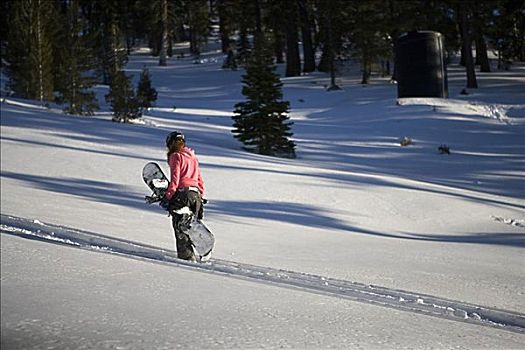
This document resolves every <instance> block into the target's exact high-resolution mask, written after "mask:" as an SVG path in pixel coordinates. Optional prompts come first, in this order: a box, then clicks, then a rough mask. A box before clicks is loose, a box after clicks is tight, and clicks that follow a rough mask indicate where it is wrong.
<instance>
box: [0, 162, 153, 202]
mask: <svg viewBox="0 0 525 350" xmlns="http://www.w3.org/2000/svg"><path fill="white" fill-rule="evenodd" d="M1 177H2V178H9V179H14V180H17V181H21V182H22V183H25V184H27V186H28V187H31V188H38V189H42V190H46V191H51V192H56V193H62V194H66V195H71V196H76V197H81V198H84V199H86V200H88V201H95V202H101V203H108V204H114V205H121V206H127V207H132V208H136V209H141V210H143V209H149V208H151V209H156V210H157V211H158V208H154V207H150V206H148V205H147V204H146V203H145V202H144V195H145V193H146V191H145V192H144V193H137V192H133V191H131V190H130V189H129V187H127V186H124V185H120V184H116V183H109V182H104V181H95V180H86V179H79V178H70V177H48V176H41V175H28V174H19V173H13V172H9V171H3V172H2V175H1ZM28 205H38V203H34V202H28Z"/></svg>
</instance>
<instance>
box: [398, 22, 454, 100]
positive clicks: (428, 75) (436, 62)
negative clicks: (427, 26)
mask: <svg viewBox="0 0 525 350" xmlns="http://www.w3.org/2000/svg"><path fill="white" fill-rule="evenodd" d="M395 69H396V80H397V97H448V86H447V69H446V66H445V62H444V58H443V36H442V35H441V34H440V33H437V32H430V31H421V32H409V33H406V34H403V35H401V36H400V37H399V38H398V39H397V43H396V48H395Z"/></svg>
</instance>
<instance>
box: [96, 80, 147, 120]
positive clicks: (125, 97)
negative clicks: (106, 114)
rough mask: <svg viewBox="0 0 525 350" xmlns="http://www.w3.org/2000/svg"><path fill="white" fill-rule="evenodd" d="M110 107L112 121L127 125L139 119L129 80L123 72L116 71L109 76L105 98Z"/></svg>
mask: <svg viewBox="0 0 525 350" xmlns="http://www.w3.org/2000/svg"><path fill="white" fill-rule="evenodd" d="M105 97H106V102H107V103H109V104H110V105H111V110H112V111H113V121H115V122H121V123H127V122H129V121H130V120H132V119H136V118H139V117H140V111H139V106H138V103H137V99H136V98H135V93H134V92H133V88H132V86H131V81H130V78H129V77H127V76H126V74H125V73H124V71H122V70H117V71H114V72H112V73H111V75H110V85H109V93H108V94H107V95H106V96H105Z"/></svg>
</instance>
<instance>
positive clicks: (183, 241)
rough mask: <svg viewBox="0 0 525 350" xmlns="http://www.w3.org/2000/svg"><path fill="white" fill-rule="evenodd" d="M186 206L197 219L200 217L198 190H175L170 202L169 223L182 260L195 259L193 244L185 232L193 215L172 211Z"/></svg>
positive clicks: (200, 201)
mask: <svg viewBox="0 0 525 350" xmlns="http://www.w3.org/2000/svg"><path fill="white" fill-rule="evenodd" d="M186 206H187V207H188V208H190V210H191V211H192V213H193V215H195V216H197V217H198V218H199V219H201V218H202V199H201V196H200V194H199V193H198V192H195V191H189V190H182V191H177V193H176V194H175V195H174V196H173V199H172V200H171V203H170V212H171V223H172V226H173V231H174V233H175V241H176V245H177V256H178V257H179V258H180V259H184V260H193V261H195V260H196V257H195V254H194V252H193V246H192V244H191V241H190V238H189V237H188V235H187V234H186V232H187V230H188V229H189V228H190V224H191V220H192V219H193V215H191V214H177V213H175V212H174V211H176V210H178V209H181V208H183V207H186Z"/></svg>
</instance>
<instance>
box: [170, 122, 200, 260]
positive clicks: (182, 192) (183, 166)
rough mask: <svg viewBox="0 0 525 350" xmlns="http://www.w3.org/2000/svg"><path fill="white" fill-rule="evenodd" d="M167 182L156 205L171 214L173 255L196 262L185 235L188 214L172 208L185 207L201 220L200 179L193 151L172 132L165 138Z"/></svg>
mask: <svg viewBox="0 0 525 350" xmlns="http://www.w3.org/2000/svg"><path fill="white" fill-rule="evenodd" d="M166 147H167V148H168V154H167V158H168V164H169V166H170V172H171V176H170V184H169V186H168V189H167V190H166V194H165V195H164V198H163V199H162V201H161V203H160V205H161V206H162V207H163V208H164V209H166V210H169V211H170V213H171V215H172V225H173V230H174V231H175V240H176V246H177V256H178V257H179V258H180V259H184V260H191V261H196V260H197V259H196V257H195V253H194V251H193V247H192V244H191V241H190V239H189V237H188V235H187V234H186V233H185V231H186V230H187V229H188V228H189V224H190V221H191V215H189V214H184V213H180V214H179V213H177V212H176V211H177V210H179V209H181V208H184V207H186V206H187V207H188V208H189V209H190V210H191V211H192V212H193V215H195V216H196V217H197V218H198V219H202V216H203V208H202V204H203V203H202V202H203V198H204V181H203V179H202V175H201V171H200V168H199V162H198V160H197V156H196V155H195V152H194V151H193V150H192V149H191V148H189V147H187V146H186V141H185V138H184V135H183V134H182V133H181V132H178V131H174V132H171V133H170V134H168V136H167V137H166Z"/></svg>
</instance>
